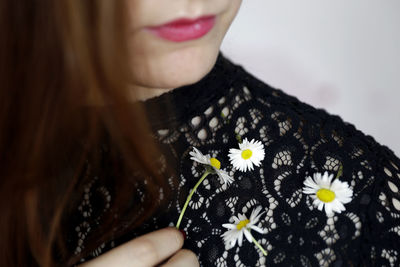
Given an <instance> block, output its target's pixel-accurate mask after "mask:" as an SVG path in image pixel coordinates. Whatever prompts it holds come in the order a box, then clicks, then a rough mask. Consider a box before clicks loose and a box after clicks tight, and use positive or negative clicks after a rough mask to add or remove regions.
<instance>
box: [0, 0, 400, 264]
mask: <svg viewBox="0 0 400 267" xmlns="http://www.w3.org/2000/svg"><path fill="white" fill-rule="evenodd" d="M240 4H241V0H198V1H189V0H179V1H161V0H131V1H100V0H98V1H69V0H60V1H50V0H42V1H40V3H33V2H32V1H18V3H17V2H16V1H3V2H1V3H0V12H1V15H0V17H1V18H2V23H1V25H2V26H1V27H2V37H1V38H2V40H1V42H0V44H1V45H2V49H0V51H1V53H2V54H1V58H2V63H1V64H2V65H1V67H0V71H1V74H0V77H1V78H0V79H1V85H2V86H1V90H0V94H1V96H0V101H1V105H0V106H1V109H0V112H1V113H0V123H1V129H2V131H1V133H0V151H1V153H0V164H1V165H0V167H1V170H2V179H1V187H0V188H1V194H0V196H1V198H2V199H1V201H0V203H1V211H2V216H1V220H0V222H1V227H0V229H1V237H2V238H1V239H0V240H1V243H0V244H1V245H0V251H1V257H0V265H1V266H12V265H17V266H30V265H34V266H35V265H39V266H53V265H78V264H82V265H83V266H85V265H86V266H110V265H111V266H155V265H158V264H165V265H166V266H198V265H201V266H233V265H241V266H272V265H278V266H279V265H282V266H283V265H290V266H329V265H332V266H355V265H357V266H358V265H363V266H396V265H398V264H399V261H400V251H399V248H398V244H399V243H400V236H399V234H400V202H399V199H400V196H399V190H398V188H399V187H400V180H399V177H400V170H399V169H400V161H399V159H398V158H397V157H396V156H395V155H394V154H393V152H392V151H391V150H390V149H388V148H387V147H384V146H381V145H379V144H378V143H376V142H375V141H374V139H373V138H371V137H369V136H366V135H364V134H362V133H361V132H360V131H358V130H356V129H355V128H354V127H353V126H352V125H351V124H348V123H345V122H343V121H342V120H341V119H340V118H338V117H336V116H332V115H329V114H327V113H326V112H325V111H323V110H318V109H315V108H313V107H311V106H308V105H306V104H304V103H301V102H300V101H299V100H297V99H296V98H293V97H290V96H288V95H286V94H285V93H283V92H282V91H280V90H278V89H274V88H271V87H269V86H268V85H266V84H264V83H262V82H261V81H259V80H257V79H256V78H255V77H253V76H252V75H250V74H249V73H247V72H246V71H245V70H244V69H243V68H241V67H240V66H238V65H235V64H233V63H232V62H230V61H229V60H228V59H226V58H225V57H224V56H223V55H222V54H221V53H220V52H219V47H220V44H221V42H222V39H223V37H224V35H225V33H226V31H227V29H228V27H229V25H230V23H231V22H232V20H233V19H234V17H235V15H236V13H237V11H238V9H239V6H240ZM182 19H183V20H182ZM194 187H195V188H194ZM192 189H193V190H192ZM189 194H190V196H189V197H188V195H189ZM169 226H175V227H176V228H179V229H183V230H184V232H185V235H186V236H187V238H186V240H185V242H184V243H183V238H184V237H183V235H180V234H179V232H178V231H177V230H176V229H175V228H174V227H169Z"/></svg>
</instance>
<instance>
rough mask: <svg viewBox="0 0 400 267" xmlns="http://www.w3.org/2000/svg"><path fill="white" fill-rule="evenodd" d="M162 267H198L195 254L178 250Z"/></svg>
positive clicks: (185, 250) (186, 250)
mask: <svg viewBox="0 0 400 267" xmlns="http://www.w3.org/2000/svg"><path fill="white" fill-rule="evenodd" d="M161 266H162V267H199V266H200V264H199V261H198V260H197V257H196V254H194V253H193V252H192V251H190V250H188V249H181V250H179V251H178V252H177V253H176V254H175V255H174V256H172V257H171V258H170V259H169V260H168V261H167V262H166V263H165V264H163V265H161Z"/></svg>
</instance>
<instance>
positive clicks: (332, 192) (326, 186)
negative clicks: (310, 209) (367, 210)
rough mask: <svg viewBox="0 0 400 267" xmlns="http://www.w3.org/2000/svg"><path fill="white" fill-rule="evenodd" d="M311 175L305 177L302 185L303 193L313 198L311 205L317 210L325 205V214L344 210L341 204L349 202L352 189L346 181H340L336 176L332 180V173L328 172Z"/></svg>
mask: <svg viewBox="0 0 400 267" xmlns="http://www.w3.org/2000/svg"><path fill="white" fill-rule="evenodd" d="M313 176H314V177H313V178H311V177H310V176H308V177H307V178H306V180H305V181H304V187H303V193H304V194H308V195H310V196H311V198H312V199H313V200H314V201H313V205H314V206H316V207H317V208H318V209H319V210H323V209H324V207H325V212H326V215H327V216H331V215H333V213H334V212H337V213H341V212H342V211H344V210H346V208H345V207H344V205H343V204H346V203H349V202H350V201H351V198H352V196H353V190H351V188H350V187H349V185H348V184H347V182H341V181H340V180H339V179H338V178H336V179H335V180H334V181H333V182H332V179H333V174H330V175H329V174H328V172H325V173H324V174H323V175H322V174H321V173H319V172H317V173H314V175H313Z"/></svg>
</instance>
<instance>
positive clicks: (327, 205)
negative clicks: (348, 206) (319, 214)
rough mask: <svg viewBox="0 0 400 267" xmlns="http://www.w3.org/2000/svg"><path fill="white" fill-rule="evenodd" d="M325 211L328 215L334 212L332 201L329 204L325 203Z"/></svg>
mask: <svg viewBox="0 0 400 267" xmlns="http://www.w3.org/2000/svg"><path fill="white" fill-rule="evenodd" d="M325 212H326V215H331V214H332V213H333V212H332V204H331V203H328V204H326V203H325Z"/></svg>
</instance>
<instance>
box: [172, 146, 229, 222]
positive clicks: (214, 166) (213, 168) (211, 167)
mask: <svg viewBox="0 0 400 267" xmlns="http://www.w3.org/2000/svg"><path fill="white" fill-rule="evenodd" d="M189 155H190V156H191V157H190V159H192V160H194V161H196V162H198V163H201V164H204V165H206V167H207V168H206V171H205V172H204V173H203V175H202V176H201V178H200V179H199V181H198V182H197V183H196V185H195V186H194V187H193V189H192V190H191V191H190V194H189V196H188V197H187V199H186V202H185V204H184V206H183V208H182V211H181V214H180V215H179V218H178V221H177V223H176V228H177V229H179V225H180V224H181V221H182V218H183V214H184V213H185V211H186V208H187V206H188V204H189V202H190V200H191V199H192V196H193V194H194V192H196V190H197V187H199V185H200V184H201V183H202V182H203V181H204V179H205V178H206V177H207V175H209V174H210V173H216V174H217V175H218V177H219V178H220V179H221V181H222V182H223V183H224V184H226V185H228V184H230V183H232V182H233V178H232V177H231V176H229V175H228V173H226V172H225V171H224V170H221V162H220V161H219V160H217V159H216V158H211V157H210V156H209V155H203V153H201V152H200V150H198V149H197V148H195V147H193V151H191V152H189Z"/></svg>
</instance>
